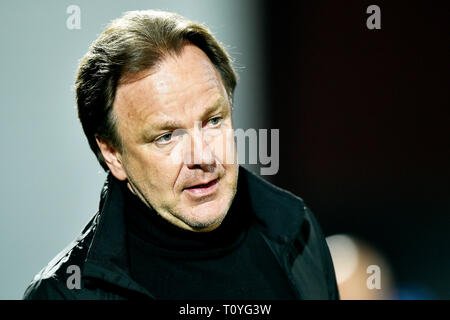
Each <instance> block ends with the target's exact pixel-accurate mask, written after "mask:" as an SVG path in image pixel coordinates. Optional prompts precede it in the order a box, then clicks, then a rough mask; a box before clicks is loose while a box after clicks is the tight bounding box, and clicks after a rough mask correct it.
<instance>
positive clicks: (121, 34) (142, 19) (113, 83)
mask: <svg viewBox="0 0 450 320" xmlns="http://www.w3.org/2000/svg"><path fill="white" fill-rule="evenodd" d="M186 43H191V44H193V45H195V46H197V47H198V48H200V49H201V50H202V51H203V52H204V53H205V54H206V55H207V56H208V58H209V59H210V60H211V62H212V64H213V65H214V66H215V68H216V69H217V71H218V72H219V74H220V76H221V79H222V82H223V85H224V87H225V90H226V92H227V95H228V99H229V101H230V104H232V101H233V93H234V89H235V87H236V83H237V75H236V73H235V71H234V69H233V67H232V65H231V63H232V61H231V58H230V56H229V55H228V54H227V52H226V50H225V49H224V47H223V45H222V44H221V43H220V42H219V41H217V40H216V39H215V38H214V36H213V35H212V33H211V32H210V31H209V30H208V28H206V27H205V26H203V25H201V24H199V23H196V22H194V21H191V20H188V19H186V18H184V17H182V16H180V15H178V14H175V13H170V12H164V11H154V10H145V11H129V12H126V13H125V14H124V15H123V16H122V17H121V18H119V19H116V20H113V21H112V22H111V23H110V24H109V25H108V26H107V28H106V29H105V30H104V31H103V33H102V34H101V35H100V36H99V37H98V38H97V39H96V40H95V41H94V42H93V43H92V45H91V46H90V48H89V51H88V52H87V53H86V54H85V55H84V57H83V58H82V59H81V61H80V64H79V67H78V72H77V77H76V81H75V93H76V103H77V108H78V117H79V119H80V122H81V125H82V127H83V131H84V133H85V135H86V137H87V140H88V142H89V146H90V147H91V149H92V151H93V152H94V154H95V155H96V157H97V160H98V161H99V163H100V165H101V166H102V167H103V169H104V170H105V171H107V170H108V166H107V165H106V163H105V160H104V158H103V156H102V153H101V151H100V149H99V147H98V145H97V142H96V138H99V139H101V140H102V141H104V142H106V143H108V144H110V145H111V146H113V147H115V148H117V149H118V150H119V151H122V142H121V138H120V136H119V134H118V132H117V126H116V117H115V114H114V112H113V104H114V98H115V94H116V89H117V86H118V84H119V81H120V80H121V79H122V77H124V76H128V75H132V74H134V73H137V72H140V71H143V70H146V69H150V68H152V67H154V66H155V65H156V64H157V63H158V62H160V61H162V60H163V59H164V58H165V57H166V56H167V55H169V54H171V53H176V54H178V53H180V52H181V50H182V48H183V46H184V45H185V44H186Z"/></svg>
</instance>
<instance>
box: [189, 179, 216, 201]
mask: <svg viewBox="0 0 450 320" xmlns="http://www.w3.org/2000/svg"><path fill="white" fill-rule="evenodd" d="M218 182H219V179H214V180H211V181H210V182H208V183H205V184H197V185H194V186H191V187H188V188H184V190H183V191H186V192H187V193H188V194H189V195H190V196H191V197H194V198H202V197H206V196H209V195H211V194H213V193H214V192H215V191H216V190H217V188H218Z"/></svg>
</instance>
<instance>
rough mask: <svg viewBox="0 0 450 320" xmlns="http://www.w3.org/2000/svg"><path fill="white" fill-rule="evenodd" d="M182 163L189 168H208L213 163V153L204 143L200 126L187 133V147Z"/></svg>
mask: <svg viewBox="0 0 450 320" xmlns="http://www.w3.org/2000/svg"><path fill="white" fill-rule="evenodd" d="M184 163H185V164H186V165H187V167H188V168H189V169H195V168H198V167H200V168H202V169H204V170H207V169H209V168H210V167H211V166H212V165H214V163H215V157H214V154H213V152H212V150H211V148H210V146H209V145H208V144H207V143H206V141H205V137H204V136H203V133H202V128H201V127H200V128H194V130H193V131H192V134H190V135H189V138H188V143H187V148H186V150H185V157H184Z"/></svg>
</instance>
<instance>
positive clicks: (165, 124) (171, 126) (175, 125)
mask: <svg viewBox="0 0 450 320" xmlns="http://www.w3.org/2000/svg"><path fill="white" fill-rule="evenodd" d="M227 107H228V104H227V103H226V100H225V99H224V98H223V97H220V98H219V99H217V100H216V102H214V104H213V105H211V106H209V107H208V108H207V109H206V110H205V111H204V112H203V114H202V116H201V119H205V118H207V117H209V116H210V115H212V114H213V113H215V112H216V111H218V110H220V109H223V110H224V111H225V112H224V116H226V115H227V114H228V112H229V111H228V108H227ZM182 126H183V124H182V123H181V122H178V121H175V120H163V121H161V122H158V123H157V124H155V125H150V126H149V127H148V128H147V129H146V130H145V136H150V135H152V133H153V132H157V131H164V130H170V131H171V130H175V129H179V128H181V127H182Z"/></svg>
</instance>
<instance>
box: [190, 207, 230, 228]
mask: <svg viewBox="0 0 450 320" xmlns="http://www.w3.org/2000/svg"><path fill="white" fill-rule="evenodd" d="M215 202H217V201H211V202H206V203H203V204H200V205H198V206H196V207H194V208H193V209H192V211H191V212H190V213H187V214H186V215H184V217H183V218H184V219H182V220H183V221H184V222H185V223H186V224H187V225H189V226H190V227H192V228H196V229H199V228H208V227H212V226H214V225H217V226H218V225H220V222H222V220H223V219H224V218H225V216H226V215H227V213H228V209H229V206H224V205H223V204H221V203H215Z"/></svg>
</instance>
